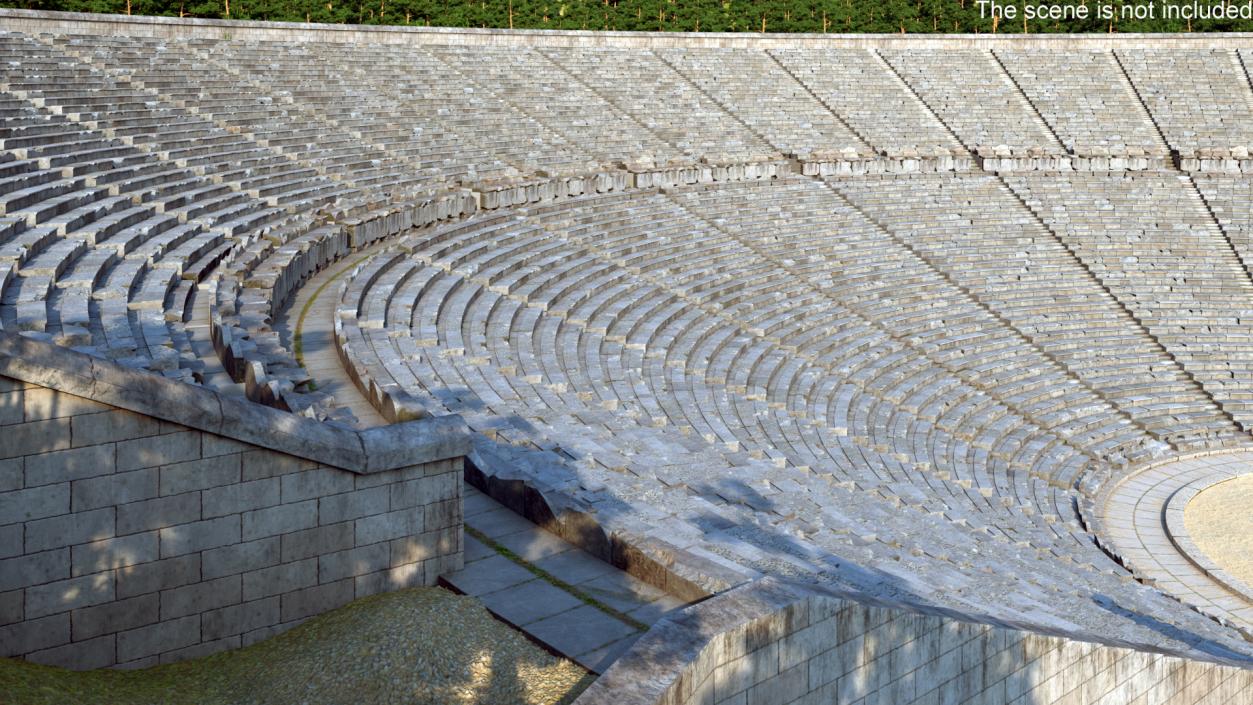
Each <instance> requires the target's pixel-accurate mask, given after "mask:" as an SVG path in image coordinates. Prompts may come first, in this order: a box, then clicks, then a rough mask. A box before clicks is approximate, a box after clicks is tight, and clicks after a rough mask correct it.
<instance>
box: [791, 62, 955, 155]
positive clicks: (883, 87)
mask: <svg viewBox="0 0 1253 705" xmlns="http://www.w3.org/2000/svg"><path fill="white" fill-rule="evenodd" d="M769 53H770V54H771V55H772V56H773V57H774V58H775V59H776V60H777V61H778V62H779V64H780V65H781V66H783V67H784V68H786V69H787V71H788V73H790V74H791V75H792V76H793V77H794V78H795V79H796V80H798V81H800V82H801V83H802V84H804V86H805V87H806V88H807V89H808V90H809V91H810V92H812V93H813V95H814V96H815V97H816V98H817V99H818V100H820V101H822V103H823V105H825V106H827V107H828V108H829V109H831V110H832V111H833V112H834V113H835V114H836V115H838V116H840V118H841V119H842V120H843V121H844V122H845V123H846V124H847V125H848V126H849V127H850V129H852V130H854V131H855V132H856V134H857V135H858V136H859V137H860V138H861V139H863V140H865V141H866V142H868V143H869V144H870V145H871V146H872V147H873V148H874V149H875V150H876V151H877V152H878V153H880V154H885V155H887V156H893V157H895V156H906V155H911V154H914V155H926V154H931V153H936V152H939V153H942V154H952V153H961V152H962V151H964V149H963V148H962V146H961V144H960V143H959V142H958V141H957V139H956V138H955V137H954V136H953V135H952V133H950V132H949V131H948V130H947V129H946V128H945V126H944V124H943V123H941V122H940V121H939V120H938V119H937V118H936V117H935V115H934V114H933V113H932V112H931V111H930V109H929V108H927V106H926V105H925V104H923V103H922V101H920V100H918V97H917V96H916V95H914V94H913V93H912V92H911V91H910V89H909V88H908V87H907V86H906V85H905V84H904V82H902V81H901V80H900V78H899V77H897V76H896V74H894V73H893V72H892V71H891V70H889V68H888V66H887V64H885V63H884V62H883V59H882V58H881V57H880V56H879V55H878V53H876V52H875V51H874V50H872V49H771V50H770V51H769Z"/></svg>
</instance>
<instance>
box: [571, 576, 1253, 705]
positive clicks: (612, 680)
mask: <svg viewBox="0 0 1253 705" xmlns="http://www.w3.org/2000/svg"><path fill="white" fill-rule="evenodd" d="M575 702H576V705H698V704H699V705H793V704H795V705H833V704H835V703H858V704H860V703H892V704H893V705H908V704H911V703H914V704H917V705H924V704H926V705H941V704H943V703H973V704H986V705H1008V704H1012V705H1061V704H1063V703H1065V704H1067V705H1071V704H1073V705H1087V704H1097V703H1101V704H1108V705H1125V704H1127V703H1137V704H1140V703H1143V704H1146V705H1147V704H1148V703H1172V704H1174V705H1202V704H1206V705H1226V704H1229V703H1237V702H1253V669H1250V668H1249V667H1247V666H1246V667H1244V668H1241V667H1240V665H1239V664H1231V665H1227V664H1221V663H1214V662H1208V661H1200V660H1188V659H1184V658H1177V657H1171V656H1164V655H1162V654H1158V653H1153V652H1150V651H1141V650H1136V649H1133V648H1122V647H1116V646H1109V645H1104V644H1098V643H1092V642H1087V641H1078V640H1072V639H1066V638H1062V637H1056V636H1049V635H1043V634H1037V633H1033V632H1027V631H1020V630H1015V629H1010V628H1005V627H998V626H993V625H988V624H979V623H972V622H967V621H961V620H959V619H956V618H955V617H953V616H951V615H945V614H925V613H920V612H918V611H916V610H912V609H906V608H904V607H900V606H888V605H874V604H867V603H864V602H859V601H856V600H853V599H850V598H849V597H847V596H841V595H838V594H834V593H831V592H827V591H821V590H820V589H815V588H811V587H808V586H796V585H788V584H786V583H782V582H780V581H777V580H775V579H773V578H767V579H763V580H760V581H757V582H756V583H753V584H750V585H746V586H742V587H740V588H736V589H735V590H732V591H730V592H727V593H723V594H722V595H719V596H717V597H715V598H712V599H710V600H708V601H706V602H703V603H700V604H698V605H695V606H693V607H689V608H688V609H687V610H684V611H683V612H681V613H679V614H678V615H677V616H674V617H671V618H667V619H665V620H662V621H661V622H658V624H657V625H656V626H654V627H653V629H652V630H651V631H650V632H649V633H648V634H647V635H645V636H644V637H643V638H641V639H640V640H639V641H638V642H636V644H635V645H634V646H633V647H632V649H631V650H630V651H629V652H628V653H627V654H626V655H624V656H623V657H622V658H621V659H620V660H619V661H618V662H617V663H615V664H614V665H613V667H611V668H610V669H609V671H607V672H606V673H605V674H604V675H603V676H602V677H601V678H600V680H598V681H597V682H596V683H594V684H593V685H592V687H591V688H589V689H588V690H587V691H585V692H584V694H583V695H582V696H581V697H580V698H579V699H578V700H576V701H575Z"/></svg>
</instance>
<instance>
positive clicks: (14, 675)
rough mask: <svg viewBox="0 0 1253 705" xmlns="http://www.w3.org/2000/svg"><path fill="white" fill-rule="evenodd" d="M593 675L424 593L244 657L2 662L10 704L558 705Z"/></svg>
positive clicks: (316, 623)
mask: <svg viewBox="0 0 1253 705" xmlns="http://www.w3.org/2000/svg"><path fill="white" fill-rule="evenodd" d="M593 680H594V676H592V675H591V674H589V673H588V672H587V671H585V670H584V669H583V668H581V667H579V666H578V665H577V664H574V663H572V662H570V661H566V660H564V659H559V658H557V657H555V656H553V655H551V654H549V653H548V652H547V651H544V650H543V649H541V648H539V647H538V646H536V645H534V644H532V643H531V642H530V641H529V640H528V639H527V638H526V637H525V636H523V635H522V634H520V633H518V632H517V631H515V630H513V629H510V628H509V627H508V626H506V625H505V624H503V623H501V622H499V621H497V620H496V619H495V618H493V617H492V616H491V614H490V613H489V612H488V611H487V610H486V609H485V608H484V607H483V606H482V604H480V603H479V602H478V600H475V599H474V598H470V597H465V596H461V595H454V594H452V593H451V592H448V591H446V590H443V589H440V588H413V589H406V590H399V591H396V592H392V593H385V594H381V595H375V596H373V597H367V598H363V599H361V600H357V601H356V602H353V603H351V604H349V605H346V606H344V607H341V608H339V609H337V610H334V611H332V612H328V613H326V614H324V615H321V616H318V617H315V618H313V619H310V620H309V621H307V622H305V623H304V624H302V625H300V626H298V627H296V628H295V629H292V630H290V631H288V632H286V633H284V634H281V635H279V636H277V637H274V638H272V639H268V640H266V641H262V642H259V643H257V644H254V645H252V646H249V647H247V648H244V649H238V650H235V651H228V652H223V653H218V654H214V655H212V656H206V657H204V658H199V659H194V660H191V661H184V662H182V663H176V664H170V665H166V666H156V667H153V668H147V669H142V670H134V671H116V670H98V671H68V670H65V669H61V668H52V667H49V666H40V665H36V664H31V663H26V662H24V661H19V660H16V659H0V702H3V703H5V705H54V704H55V705H74V704H77V703H84V704H87V703H91V704H93V705H95V704H97V703H108V704H109V705H155V704H158V703H159V704H161V705H166V704H168V705H183V704H184V703H185V704H187V705H237V704H243V703H259V704H263V705H288V704H291V705H298V704H301V703H311V704H313V703H316V704H319V705H321V704H323V703H328V704H329V703H344V704H346V705H347V704H351V705H368V704H371V703H412V704H414V705H559V704H564V703H569V702H571V701H573V700H574V698H575V697H577V696H578V694H579V693H581V692H582V691H583V690H584V689H585V688H586V687H587V686H588V685H590V684H591V682H592V681H593Z"/></svg>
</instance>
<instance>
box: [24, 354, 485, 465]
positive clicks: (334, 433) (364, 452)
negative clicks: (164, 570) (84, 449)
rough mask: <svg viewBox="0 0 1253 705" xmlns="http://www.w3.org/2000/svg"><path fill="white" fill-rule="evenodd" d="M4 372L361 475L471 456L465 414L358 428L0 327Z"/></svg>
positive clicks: (63, 390)
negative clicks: (226, 393)
mask: <svg viewBox="0 0 1253 705" xmlns="http://www.w3.org/2000/svg"><path fill="white" fill-rule="evenodd" d="M0 375H5V376H8V377H12V378H14V379H17V380H20V381H22V382H26V383H28V384H36V385H39V386H42V387H47V388H49V389H54V390H56V391H58V392H63V393H66V394H72V395H74V396H77V397H82V398H85V399H90V400H92V401H95V402H99V403H101V404H107V405H109V406H115V407H118V408H121V409H126V410H128V411H133V412H135V413H139V414H144V415H147V416H152V417H154V418H158V419H161V420H164V421H168V422H171V423H177V424H180V425H183V426H188V427H190V428H194V429H196V430H199V431H205V432H208V433H214V434H218V435H221V436H225V437H227V438H232V439H235V440H238V441H242V442H245V443H249V444H252V445H256V446H260V447H262V448H268V449H271V450H275V451H278V452H281V453H287V454H289V455H294V456H297V457H300V458H305V459H308V460H314V461H317V462H318V463H321V464H324V465H330V466H333V467H337V468H341V469H344V470H348V471H351V472H355V473H359V474H368V473H374V472H382V471H384V470H394V469H396V468H401V467H407V466H412V465H420V464H425V463H431V462H435V461H439V460H447V459H450V458H459V457H464V456H465V455H466V454H467V453H468V452H469V450H470V430H469V428H468V427H467V426H466V424H465V422H464V421H463V420H462V419H461V417H460V416H455V415H453V416H443V417H439V418H432V419H424V420H421V421H411V422H408V423H403V424H396V425H393V426H382V427H378V428H371V429H367V430H364V431H356V430H353V429H350V428H345V427H341V426H332V425H330V424H324V423H319V422H317V421H314V420H312V419H307V418H304V417H302V416H297V415H295V414H290V413H286V412H282V411H278V410H276V409H271V408H269V407H265V406H262V405H260V404H256V403H254V402H250V401H247V400H245V399H240V398H235V397H230V396H225V395H222V394H219V393H218V392H215V391H213V390H210V389H206V388H204V387H197V386H194V385H190V384H185V383H183V382H176V381H174V380H170V379H166V378H164V377H161V376H158V375H155V374H152V373H148V372H142V371H139V370H133V369H130V368H127V367H124V366H122V365H119V364H117V363H115V362H111V361H109V360H104V359H100V358H95V357H92V356H90V355H87V354H85V353H81V352H77V351H74V350H70V349H66V348H61V347H58V346H55V345H52V344H50V343H45V342H41V341H37V340H31V339H29V338H26V337H23V336H20V335H15V334H13V333H7V332H0Z"/></svg>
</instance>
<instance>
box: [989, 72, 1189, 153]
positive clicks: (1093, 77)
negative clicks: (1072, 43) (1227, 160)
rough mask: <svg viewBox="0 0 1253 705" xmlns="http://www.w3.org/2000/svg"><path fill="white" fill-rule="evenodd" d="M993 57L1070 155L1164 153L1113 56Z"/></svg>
mask: <svg viewBox="0 0 1253 705" xmlns="http://www.w3.org/2000/svg"><path fill="white" fill-rule="evenodd" d="M995 54H996V56H997V58H998V59H1000V62H1001V64H1002V65H1003V66H1004V67H1005V70H1006V71H1008V72H1009V74H1010V76H1012V77H1013V79H1014V81H1015V83H1017V84H1018V86H1019V87H1020V88H1021V89H1022V91H1023V93H1025V94H1026V96H1027V98H1028V99H1029V100H1030V101H1031V103H1032V105H1034V106H1035V107H1036V109H1037V110H1039V111H1040V115H1041V116H1042V117H1043V118H1044V119H1045V120H1046V121H1047V122H1048V124H1049V126H1050V127H1051V128H1052V129H1053V132H1054V134H1056V135H1057V136H1058V137H1059V138H1060V139H1061V141H1062V144H1063V145H1065V146H1066V150H1067V151H1069V152H1070V153H1072V154H1077V155H1083V156H1093V155H1101V154H1127V153H1128V152H1129V151H1131V150H1139V151H1141V152H1144V153H1146V154H1150V155H1165V154H1166V153H1167V152H1168V149H1167V147H1166V143H1165V142H1163V141H1162V137H1161V135H1160V134H1158V132H1157V128H1156V127H1154V126H1153V121H1152V119H1151V118H1150V117H1149V115H1148V112H1147V111H1146V110H1145V109H1144V105H1143V104H1142V103H1140V100H1139V99H1138V98H1137V97H1136V95H1135V89H1133V88H1132V87H1131V83H1130V82H1129V81H1128V80H1127V77H1126V75H1125V74H1124V73H1123V72H1122V69H1121V68H1120V67H1119V65H1118V62H1117V61H1116V60H1115V59H1114V56H1113V54H1111V53H1109V52H1105V51H1073V52H1057V51H1005V50H997V51H996V52H995Z"/></svg>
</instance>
